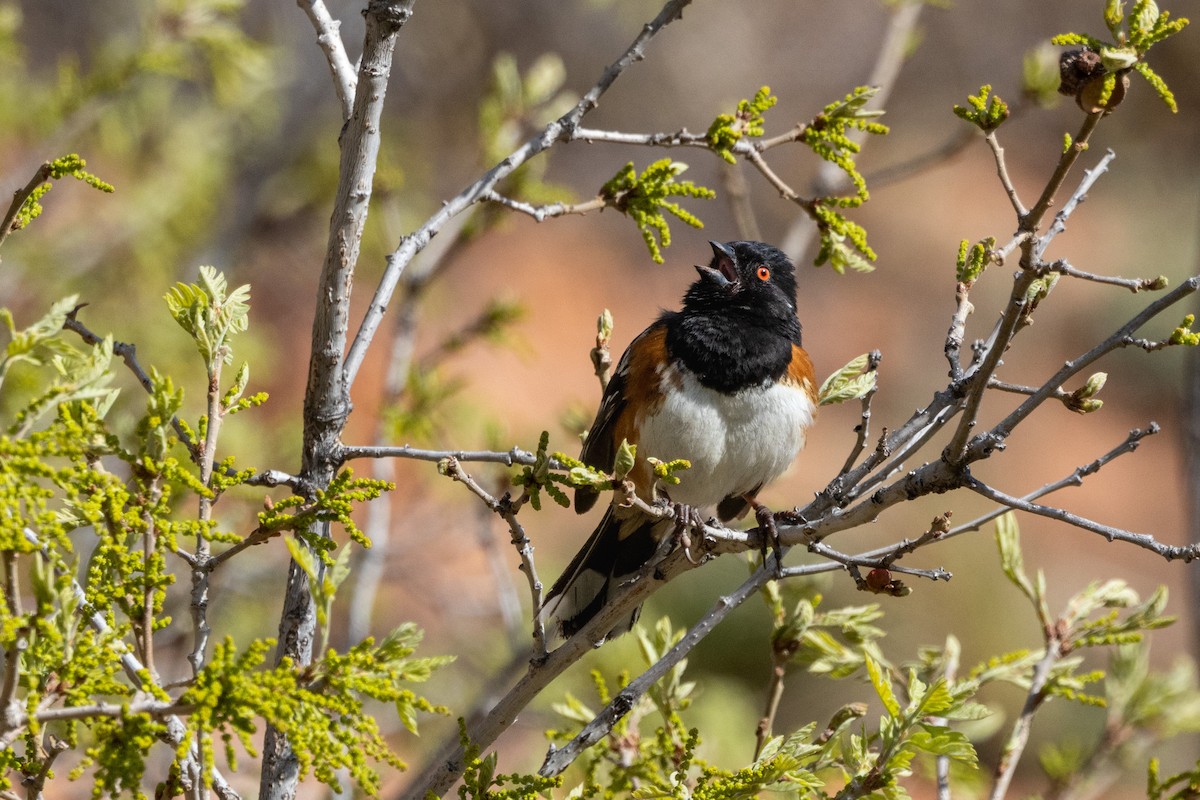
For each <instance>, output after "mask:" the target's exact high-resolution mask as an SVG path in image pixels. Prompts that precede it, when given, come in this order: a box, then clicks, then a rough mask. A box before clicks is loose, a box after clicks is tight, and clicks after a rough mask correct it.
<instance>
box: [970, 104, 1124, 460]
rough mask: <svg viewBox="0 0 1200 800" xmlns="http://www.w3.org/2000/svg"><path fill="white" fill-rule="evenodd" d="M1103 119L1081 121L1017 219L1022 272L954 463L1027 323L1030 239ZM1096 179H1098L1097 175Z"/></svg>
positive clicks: (976, 382) (975, 377)
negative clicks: (1034, 198)
mask: <svg viewBox="0 0 1200 800" xmlns="http://www.w3.org/2000/svg"><path fill="white" fill-rule="evenodd" d="M1102 116H1103V114H1089V115H1088V116H1087V117H1086V118H1085V119H1084V121H1083V124H1082V125H1081V126H1080V129H1079V133H1078V134H1076V136H1075V139H1074V141H1073V142H1072V144H1071V146H1070V147H1068V148H1067V149H1066V151H1065V152H1064V153H1063V154H1062V155H1061V156H1060V157H1059V160H1058V164H1057V166H1056V167H1055V169H1054V173H1053V174H1052V175H1051V176H1050V179H1049V180H1048V181H1047V182H1046V187H1045V188H1044V189H1043V190H1042V195H1041V197H1040V198H1039V199H1038V202H1037V203H1036V204H1035V205H1034V207H1033V208H1032V209H1030V210H1029V211H1028V212H1026V213H1024V214H1019V215H1018V230H1017V237H1018V238H1020V247H1021V267H1022V271H1021V272H1020V273H1019V274H1018V275H1017V278H1016V280H1015V281H1014V282H1013V290H1012V294H1011V295H1010V296H1009V301H1008V304H1007V305H1006V306H1005V309H1004V312H1003V315H1002V316H1001V318H1000V322H999V324H998V325H997V327H996V330H995V331H994V332H993V335H992V337H991V338H990V339H989V340H988V342H987V345H986V348H985V351H984V354H983V357H982V359H980V360H979V363H978V366H976V367H975V368H974V369H972V370H971V373H970V375H968V377H967V379H968V380H970V386H969V388H968V390H967V398H966V401H965V402H964V404H963V414H962V417H961V418H960V420H959V423H958V426H957V428H955V431H954V436H953V437H952V438H951V441H950V444H949V446H948V447H947V448H946V452H947V453H948V454H949V457H950V459H951V460H953V461H954V462H955V463H961V462H962V461H963V459H965V458H966V457H967V442H968V439H969V438H970V436H971V431H972V428H974V427H975V424H976V421H977V419H978V416H979V407H980V404H981V403H982V401H983V395H984V392H985V391H986V390H987V383H988V380H989V379H990V378H991V377H992V376H993V375H994V374H995V372H996V368H997V367H998V366H999V364H1000V359H1001V358H1002V357H1003V356H1004V353H1005V352H1007V351H1008V348H1009V345H1010V344H1011V343H1012V340H1013V337H1014V336H1016V334H1017V332H1018V331H1019V330H1020V328H1021V323H1022V322H1024V321H1025V319H1026V316H1025V315H1026V309H1027V299H1026V293H1027V292H1028V290H1029V287H1030V286H1031V285H1032V284H1033V282H1034V280H1036V277H1037V271H1036V269H1037V267H1038V264H1037V261H1038V257H1039V256H1040V249H1041V248H1042V247H1043V245H1040V244H1039V242H1040V241H1041V240H1037V239H1035V238H1033V235H1034V233H1035V232H1036V231H1037V230H1038V228H1039V227H1040V226H1041V224H1042V219H1043V217H1044V216H1045V214H1046V212H1047V210H1048V209H1049V208H1050V204H1051V203H1052V202H1053V200H1054V194H1055V193H1056V192H1057V191H1058V190H1059V188H1061V187H1062V184H1063V182H1064V181H1065V180H1066V178H1067V174H1068V173H1069V172H1070V170H1071V167H1073V166H1074V165H1075V162H1076V161H1077V160H1078V159H1079V156H1080V155H1081V154H1082V153H1083V152H1084V151H1085V150H1086V149H1087V143H1088V139H1089V138H1090V137H1091V135H1092V132H1093V131H1094V130H1095V129H1096V125H1097V124H1098V123H1099V121H1100V118H1101V117H1102ZM1096 177H1098V173H1097V176H1096ZM1094 180H1095V178H1094V177H1093V178H1090V179H1089V178H1086V177H1085V181H1084V183H1082V184H1081V185H1080V187H1079V189H1077V190H1076V192H1075V195H1076V196H1079V195H1082V194H1083V193H1085V192H1086V191H1087V189H1088V188H1090V187H1091V185H1092V182H1093V181H1094ZM1047 241H1048V240H1047Z"/></svg>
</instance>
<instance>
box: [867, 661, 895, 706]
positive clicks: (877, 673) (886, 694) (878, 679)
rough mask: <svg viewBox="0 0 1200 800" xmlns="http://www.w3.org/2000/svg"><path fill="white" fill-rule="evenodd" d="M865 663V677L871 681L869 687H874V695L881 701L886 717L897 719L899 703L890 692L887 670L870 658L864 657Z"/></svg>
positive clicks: (893, 693)
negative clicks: (886, 713)
mask: <svg viewBox="0 0 1200 800" xmlns="http://www.w3.org/2000/svg"><path fill="white" fill-rule="evenodd" d="M865 663H866V666H867V676H868V677H869V678H870V679H871V685H872V686H874V687H875V693H876V694H877V695H879V699H880V700H882V701H883V707H884V708H885V709H886V710H887V712H888V716H891V717H893V718H895V717H899V716H900V701H898V700H897V699H896V693H895V692H894V691H892V681H891V678H890V677H889V676H888V673H887V670H886V669H884V668H883V667H882V666H881V665H880V664H879V662H878V661H876V660H875V659H873V658H871V657H870V656H867V657H866V659H865Z"/></svg>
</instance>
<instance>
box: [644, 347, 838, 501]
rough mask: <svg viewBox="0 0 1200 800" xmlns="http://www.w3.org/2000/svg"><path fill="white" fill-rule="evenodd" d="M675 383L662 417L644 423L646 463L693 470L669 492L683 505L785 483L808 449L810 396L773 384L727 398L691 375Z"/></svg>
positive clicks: (682, 374)
mask: <svg viewBox="0 0 1200 800" xmlns="http://www.w3.org/2000/svg"><path fill="white" fill-rule="evenodd" d="M662 379H663V381H664V382H673V383H675V386H674V387H672V388H673V391H669V392H667V399H666V400H665V401H664V403H663V405H662V407H661V408H660V409H659V411H658V413H657V414H655V415H654V416H653V417H650V418H648V419H646V420H643V421H642V423H641V425H640V428H641V441H640V443H639V445H638V456H641V457H645V456H654V457H655V458H659V459H662V460H664V461H667V460H671V459H675V458H686V459H687V460H688V461H690V462H691V463H692V467H691V469H688V470H684V471H682V472H679V473H677V474H678V476H679V478H680V483H679V485H678V486H671V487H667V493H668V494H670V496H671V499H672V500H673V501H675V502H677V503H686V504H688V505H692V506H697V507H704V506H711V505H714V504H716V503H719V502H720V501H721V500H723V499H725V498H726V497H729V496H730V495H739V494H742V493H745V492H749V491H752V490H753V489H754V488H755V487H757V486H759V485H760V484H765V483H769V482H770V481H772V480H774V479H775V478H777V477H778V476H779V475H780V474H782V473H783V471H784V470H786V469H787V468H788V466H789V465H790V464H791V463H792V460H793V459H795V457H796V454H797V453H799V452H800V449H801V448H802V447H804V439H805V434H806V433H807V431H808V427H809V426H810V425H812V421H813V413H814V411H815V408H814V407H813V404H812V401H811V400H810V399H809V397H808V393H807V392H805V391H803V390H802V389H800V388H798V387H796V386H793V385H788V384H777V383H773V384H769V385H766V386H756V387H752V388H750V389H743V390H742V391H740V392H738V393H736V394H731V395H730V394H723V393H721V392H718V391H716V390H714V389H709V388H706V387H705V386H702V385H701V384H700V382H699V380H697V379H696V377H695V376H694V375H693V374H691V373H690V372H688V371H687V370H679V371H678V372H674V371H672V372H671V373H670V374H664V375H663V376H662Z"/></svg>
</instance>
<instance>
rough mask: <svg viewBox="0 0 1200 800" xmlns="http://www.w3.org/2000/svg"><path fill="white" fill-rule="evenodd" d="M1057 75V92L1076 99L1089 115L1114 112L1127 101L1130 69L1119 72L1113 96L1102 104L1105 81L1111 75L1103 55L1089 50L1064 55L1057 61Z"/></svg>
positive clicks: (1079, 50)
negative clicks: (1126, 94) (1123, 101)
mask: <svg viewBox="0 0 1200 800" xmlns="http://www.w3.org/2000/svg"><path fill="white" fill-rule="evenodd" d="M1058 73H1059V84H1058V91H1059V92H1060V93H1061V94H1065V95H1069V96H1071V97H1074V98H1075V102H1076V103H1077V104H1078V105H1079V107H1080V108H1081V109H1083V110H1084V111H1086V112H1087V113H1089V114H1096V113H1098V112H1100V111H1112V110H1113V109H1114V108H1116V107H1117V106H1118V105H1120V104H1121V101H1122V100H1124V99H1125V91H1126V90H1127V89H1128V88H1129V70H1127V69H1122V70H1120V71H1118V72H1117V73H1116V78H1115V79H1116V83H1115V84H1114V86H1113V90H1112V93H1111V94H1110V95H1109V97H1108V99H1107V101H1105V102H1104V103H1101V102H1100V99H1101V97H1102V96H1103V95H1104V79H1105V76H1106V75H1108V74H1109V73H1108V70H1107V69H1106V68H1105V66H1104V60H1103V58H1102V57H1101V56H1100V54H1099V53H1097V52H1096V51H1095V50H1090V49H1088V48H1086V47H1084V48H1080V49H1078V50H1068V51H1066V52H1064V53H1063V54H1062V56H1060V57H1059V60H1058Z"/></svg>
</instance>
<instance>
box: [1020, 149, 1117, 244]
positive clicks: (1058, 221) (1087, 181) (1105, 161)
mask: <svg viewBox="0 0 1200 800" xmlns="http://www.w3.org/2000/svg"><path fill="white" fill-rule="evenodd" d="M1116 157H1117V154H1116V153H1114V152H1113V151H1112V150H1111V149H1110V150H1108V151H1106V152H1105V154H1104V157H1103V158H1101V159H1100V161H1099V162H1098V163H1097V164H1096V166H1094V167H1092V168H1091V169H1085V170H1084V171H1083V180H1081V181H1080V182H1079V186H1078V187H1077V188H1076V189H1075V191H1074V192H1072V193H1071V196H1070V197H1069V198H1067V202H1065V203H1063V207H1062V208H1061V209H1059V211H1058V213H1057V214H1055V215H1054V222H1052V223H1051V224H1050V228H1049V230H1047V231H1046V233H1045V235H1044V236H1042V237H1041V239H1040V240H1038V245H1037V249H1036V251H1035V252H1036V255H1037V257H1038V258H1041V254H1042V253H1043V252H1044V251H1045V249H1046V247H1047V246H1048V245H1049V244H1050V242H1052V241H1053V240H1054V237H1056V236H1058V234H1060V233H1062V232H1063V231H1065V230H1066V229H1067V220H1068V219H1070V218H1071V214H1073V213H1074V212H1075V209H1076V208H1077V207H1078V206H1079V204H1080V203H1082V202H1083V201H1084V200H1086V199H1087V193H1088V192H1090V191H1091V190H1092V185H1093V184H1095V183H1096V181H1097V180H1098V179H1099V178H1100V176H1101V175H1103V174H1104V173H1105V172H1108V165H1109V164H1111V163H1112V160H1113V159H1114V158H1116Z"/></svg>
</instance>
